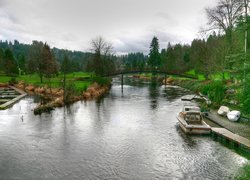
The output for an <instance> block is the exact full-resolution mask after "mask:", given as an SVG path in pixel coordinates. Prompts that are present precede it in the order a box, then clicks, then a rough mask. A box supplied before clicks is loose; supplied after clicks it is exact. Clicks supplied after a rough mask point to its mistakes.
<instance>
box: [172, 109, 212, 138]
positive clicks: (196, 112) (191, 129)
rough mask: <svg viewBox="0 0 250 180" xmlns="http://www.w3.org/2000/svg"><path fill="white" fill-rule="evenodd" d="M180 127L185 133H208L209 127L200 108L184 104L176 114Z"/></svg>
mask: <svg viewBox="0 0 250 180" xmlns="http://www.w3.org/2000/svg"><path fill="white" fill-rule="evenodd" d="M177 119H178V121H179V124H180V127H181V129H182V130H183V131H184V132H185V133H187V134H209V133H210V130H211V127H210V126H209V125H208V124H207V123H205V121H204V120H203V116H202V114H201V111H200V108H199V107H196V106H184V107H183V110H182V111H181V112H180V113H179V114H178V115H177Z"/></svg>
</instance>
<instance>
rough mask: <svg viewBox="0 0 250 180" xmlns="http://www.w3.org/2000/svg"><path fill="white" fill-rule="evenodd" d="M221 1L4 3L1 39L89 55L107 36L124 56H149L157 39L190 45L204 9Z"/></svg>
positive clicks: (0, 4) (0, 5)
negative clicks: (92, 43)
mask: <svg viewBox="0 0 250 180" xmlns="http://www.w3.org/2000/svg"><path fill="white" fill-rule="evenodd" d="M215 1H216V0H202V1H200V0H189V1H183V0H175V1H172V0H157V1H155V0H147V1H145V0H136V1H135V0H126V1H125V0H105V1H100V0H72V1H68V0H53V1H51V0H36V1H22V0H11V1H7V0H0V27H1V28H0V38H1V39H3V40H5V39H7V40H14V39H18V40H19V41H21V42H24V43H31V42H32V40H33V39H36V40H40V41H46V42H48V43H49V44H51V45H52V46H57V47H59V48H68V49H72V50H83V51H86V50H89V48H90V47H89V46H90V41H91V39H92V38H95V37H96V36H98V35H102V36H104V37H105V38H106V39H107V40H109V41H111V42H112V43H113V44H114V48H115V50H116V51H117V52H118V53H126V52H135V51H142V52H144V53H147V52H148V47H149V44H150V41H151V39H152V37H153V36H157V37H158V38H159V41H160V44H161V47H162V48H164V47H166V45H167V43H168V42H172V43H179V42H180V43H188V42H190V41H191V40H192V39H193V38H195V37H196V35H197V32H198V31H199V27H200V25H201V24H205V14H204V12H203V9H204V8H205V7H206V6H209V5H213V3H214V2H215Z"/></svg>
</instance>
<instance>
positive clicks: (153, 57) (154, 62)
mask: <svg viewBox="0 0 250 180" xmlns="http://www.w3.org/2000/svg"><path fill="white" fill-rule="evenodd" d="M148 64H149V65H150V66H151V67H154V68H159V67H160V65H161V56H160V53H159V42H158V38H157V37H153V39H152V42H151V44H150V52H149V60H148Z"/></svg>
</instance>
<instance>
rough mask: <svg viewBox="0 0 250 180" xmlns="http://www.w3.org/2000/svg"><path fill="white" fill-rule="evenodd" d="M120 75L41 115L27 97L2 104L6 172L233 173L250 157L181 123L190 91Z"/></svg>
mask: <svg viewBox="0 0 250 180" xmlns="http://www.w3.org/2000/svg"><path fill="white" fill-rule="evenodd" d="M126 84H127V85H124V87H123V91H122V90H121V86H120V85H119V82H118V81H117V80H116V79H115V80H114V85H113V86H112V88H111V91H110V93H109V94H108V95H107V96H105V97H104V98H103V99H101V100H97V101H89V102H77V103H75V104H73V105H71V106H69V107H67V108H58V109H56V110H55V111H53V112H52V113H51V114H43V115H41V116H34V115H33V111H32V109H33V108H34V107H35V106H36V104H37V102H36V99H35V98H33V97H26V98H25V99H22V100H21V101H20V102H18V103H17V104H15V105H14V106H13V107H12V108H10V109H8V110H4V111H0V179H91V180H94V179H139V180H147V179H230V178H231V177H233V176H234V174H235V173H236V172H237V171H238V170H239V168H241V167H242V166H243V165H244V164H246V163H249V160H248V159H247V158H245V157H244V156H241V155H239V154H237V153H236V152H235V151H234V150H233V149H229V148H227V147H225V146H223V145H222V144H221V143H219V142H216V141H213V140H212V138H210V137H209V136H187V135H185V134H184V133H183V132H182V131H181V129H180V128H179V126H178V123H177V120H176V114H177V113H178V111H179V110H180V109H181V108H182V105H183V102H181V100H180V98H181V97H182V96H184V95H187V94H190V92H188V91H186V90H184V89H181V88H179V87H171V86H167V87H164V86H158V85H155V84H150V83H149V84H143V85H142V84H135V83H132V84H130V83H129V82H128V83H126Z"/></svg>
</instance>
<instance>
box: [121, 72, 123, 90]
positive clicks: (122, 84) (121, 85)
mask: <svg viewBox="0 0 250 180" xmlns="http://www.w3.org/2000/svg"><path fill="white" fill-rule="evenodd" d="M121 86H122V89H123V74H122V77H121Z"/></svg>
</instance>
